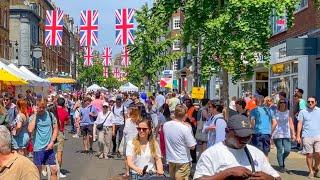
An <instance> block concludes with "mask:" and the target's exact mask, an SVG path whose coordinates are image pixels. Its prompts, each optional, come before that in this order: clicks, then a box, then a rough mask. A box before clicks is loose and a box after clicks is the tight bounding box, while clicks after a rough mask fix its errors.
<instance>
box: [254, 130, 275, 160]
mask: <svg viewBox="0 0 320 180" xmlns="http://www.w3.org/2000/svg"><path fill="white" fill-rule="evenodd" d="M270 143H271V135H270V134H253V136H252V145H253V146H255V147H256V148H258V149H260V150H261V151H262V152H263V153H264V154H265V155H266V156H268V154H269V152H270Z"/></svg>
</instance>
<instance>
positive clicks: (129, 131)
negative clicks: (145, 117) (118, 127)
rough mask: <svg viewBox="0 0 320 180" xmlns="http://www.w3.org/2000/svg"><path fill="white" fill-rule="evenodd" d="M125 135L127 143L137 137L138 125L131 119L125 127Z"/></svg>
mask: <svg viewBox="0 0 320 180" xmlns="http://www.w3.org/2000/svg"><path fill="white" fill-rule="evenodd" d="M123 134H124V138H125V141H126V142H128V141H131V140H132V139H133V138H135V137H136V136H137V134H138V130H137V124H136V123H134V122H132V121H131V118H129V119H127V120H126V125H125V126H124V129H123Z"/></svg>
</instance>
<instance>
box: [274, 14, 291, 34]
mask: <svg viewBox="0 0 320 180" xmlns="http://www.w3.org/2000/svg"><path fill="white" fill-rule="evenodd" d="M271 28H272V34H273V35H276V34H279V33H281V32H284V31H286V30H287V29H288V27H287V17H285V16H280V17H279V16H277V15H276V14H275V12H274V13H273V16H271Z"/></svg>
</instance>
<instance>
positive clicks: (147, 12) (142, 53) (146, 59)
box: [127, 4, 181, 91]
mask: <svg viewBox="0 0 320 180" xmlns="http://www.w3.org/2000/svg"><path fill="white" fill-rule="evenodd" d="M163 8H164V7H163V6H155V7H153V8H151V9H150V8H148V5H147V4H145V5H144V6H142V8H141V10H139V11H137V12H136V16H135V19H136V21H137V24H138V26H137V30H136V32H135V33H136V39H135V43H134V44H133V45H131V46H129V49H130V58H131V65H130V66H129V68H128V70H127V71H128V74H129V76H128V80H129V81H130V82H132V83H134V84H136V85H141V83H143V82H144V81H145V80H146V79H147V81H148V82H149V91H150V87H151V86H150V85H151V84H154V83H155V82H156V80H157V78H158V77H157V73H158V72H159V70H160V69H161V68H163V67H165V66H167V65H170V63H172V62H173V61H175V60H177V59H178V58H180V57H181V53H178V52H176V53H169V52H168V49H169V48H170V47H171V46H172V43H173V39H170V38H165V37H166V36H167V35H168V31H167V20H168V18H166V19H164V18H163V16H161V15H163V13H161V12H162V11H163Z"/></svg>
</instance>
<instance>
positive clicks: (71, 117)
mask: <svg viewBox="0 0 320 180" xmlns="http://www.w3.org/2000/svg"><path fill="white" fill-rule="evenodd" d="M74 123H75V122H74V119H73V115H70V125H71V132H72V133H75V132H76V128H75V126H74Z"/></svg>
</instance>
